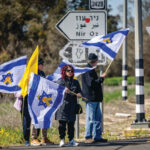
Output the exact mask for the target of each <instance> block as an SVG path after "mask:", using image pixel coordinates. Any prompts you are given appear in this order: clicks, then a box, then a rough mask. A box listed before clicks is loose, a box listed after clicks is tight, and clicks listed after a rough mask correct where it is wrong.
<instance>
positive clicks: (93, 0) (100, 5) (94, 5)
mask: <svg viewBox="0 0 150 150" xmlns="http://www.w3.org/2000/svg"><path fill="white" fill-rule="evenodd" d="M106 5H107V4H106V0H89V9H90V10H100V9H106V8H107V7H106Z"/></svg>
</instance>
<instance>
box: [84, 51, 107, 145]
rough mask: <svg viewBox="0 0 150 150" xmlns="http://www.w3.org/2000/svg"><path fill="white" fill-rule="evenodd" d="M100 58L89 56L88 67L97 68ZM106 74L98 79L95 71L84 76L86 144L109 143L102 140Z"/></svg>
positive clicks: (91, 54)
mask: <svg viewBox="0 0 150 150" xmlns="http://www.w3.org/2000/svg"><path fill="white" fill-rule="evenodd" d="M97 63H98V57H97V55H95V54H94V53H90V54H89V56H88V64H87V67H95V66H97ZM104 78H105V74H103V75H102V76H101V77H100V78H98V76H97V73H96V71H95V69H93V70H91V71H88V72H86V73H84V74H83V75H82V94H83V97H86V98H87V99H88V100H87V101H86V127H85V143H95V142H107V139H103V138H102V114H101V110H100V102H102V100H103V92H102V85H101V84H102V82H103V81H104Z"/></svg>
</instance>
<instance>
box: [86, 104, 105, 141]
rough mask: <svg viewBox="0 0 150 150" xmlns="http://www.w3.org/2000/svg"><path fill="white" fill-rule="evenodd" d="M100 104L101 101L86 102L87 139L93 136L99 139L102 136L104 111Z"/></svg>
mask: <svg viewBox="0 0 150 150" xmlns="http://www.w3.org/2000/svg"><path fill="white" fill-rule="evenodd" d="M99 104H100V103H99V102H87V103H86V127H85V138H86V139H89V138H93V139H94V140H99V139H101V138H102V137H101V135H102V124H101V123H102V121H101V118H102V113H101V110H100V106H99Z"/></svg>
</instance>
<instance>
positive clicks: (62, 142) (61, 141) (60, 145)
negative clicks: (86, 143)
mask: <svg viewBox="0 0 150 150" xmlns="http://www.w3.org/2000/svg"><path fill="white" fill-rule="evenodd" d="M64 145H65V141H64V139H61V140H60V143H59V147H63V146H64Z"/></svg>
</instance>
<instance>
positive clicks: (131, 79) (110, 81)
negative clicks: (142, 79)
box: [104, 77, 135, 86]
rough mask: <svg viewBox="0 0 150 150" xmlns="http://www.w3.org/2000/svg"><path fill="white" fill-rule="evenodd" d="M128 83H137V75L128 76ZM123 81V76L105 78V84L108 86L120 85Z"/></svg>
mask: <svg viewBox="0 0 150 150" xmlns="http://www.w3.org/2000/svg"><path fill="white" fill-rule="evenodd" d="M127 80H128V85H131V84H135V77H128V78H127ZM121 83H122V77H112V78H106V79H105V80H104V85H107V86H118V85H121Z"/></svg>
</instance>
